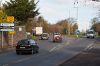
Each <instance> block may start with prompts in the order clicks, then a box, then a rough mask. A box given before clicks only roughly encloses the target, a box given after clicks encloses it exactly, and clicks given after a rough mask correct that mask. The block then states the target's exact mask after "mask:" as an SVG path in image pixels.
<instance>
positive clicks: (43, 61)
mask: <svg viewBox="0 0 100 66" xmlns="http://www.w3.org/2000/svg"><path fill="white" fill-rule="evenodd" d="M37 43H38V44H39V47H40V50H39V53H38V54H33V55H31V54H23V55H16V53H15V51H13V52H7V53H3V54H0V66H58V65H59V64H61V63H63V62H64V61H65V60H68V59H70V58H72V57H73V56H75V55H77V54H78V53H80V52H82V51H83V50H86V49H87V48H90V47H91V46H92V45H93V43H94V39H87V38H81V39H78V40H74V39H70V38H67V37H64V38H63V42H62V43H53V42H52V40H51V39H49V40H38V41H37Z"/></svg>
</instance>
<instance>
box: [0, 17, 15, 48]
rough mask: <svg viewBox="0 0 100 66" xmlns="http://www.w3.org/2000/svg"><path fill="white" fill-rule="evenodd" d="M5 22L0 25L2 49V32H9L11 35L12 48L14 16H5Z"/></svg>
mask: <svg viewBox="0 0 100 66" xmlns="http://www.w3.org/2000/svg"><path fill="white" fill-rule="evenodd" d="M6 20H7V22H2V23H0V31H1V32H2V48H3V32H5V31H7V32H10V33H9V34H11V35H12V46H13V34H14V23H13V22H14V16H7V19H6Z"/></svg>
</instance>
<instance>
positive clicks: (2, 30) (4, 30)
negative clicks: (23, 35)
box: [0, 28, 14, 31]
mask: <svg viewBox="0 0 100 66" xmlns="http://www.w3.org/2000/svg"><path fill="white" fill-rule="evenodd" d="M0 31H14V29H9V28H8V29H0Z"/></svg>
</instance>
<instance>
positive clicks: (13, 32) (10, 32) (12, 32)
mask: <svg viewBox="0 0 100 66" xmlns="http://www.w3.org/2000/svg"><path fill="white" fill-rule="evenodd" d="M8 34H11V35H13V34H16V32H15V31H9V32H8Z"/></svg>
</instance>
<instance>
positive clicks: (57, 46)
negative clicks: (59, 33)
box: [49, 41, 70, 52]
mask: <svg viewBox="0 0 100 66" xmlns="http://www.w3.org/2000/svg"><path fill="white" fill-rule="evenodd" d="M69 44H70V42H69V41H68V42H66V43H62V44H58V45H56V46H55V47H53V48H52V49H50V51H49V52H52V51H54V50H56V49H60V48H62V47H63V46H65V45H66V46H67V45H69Z"/></svg>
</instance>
